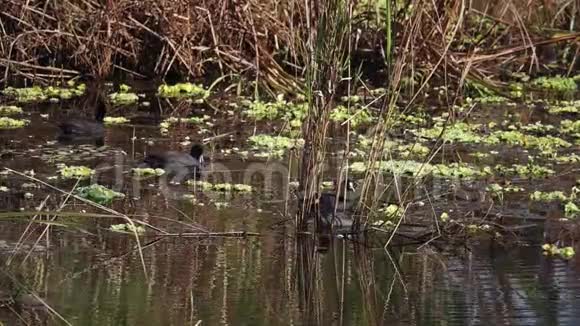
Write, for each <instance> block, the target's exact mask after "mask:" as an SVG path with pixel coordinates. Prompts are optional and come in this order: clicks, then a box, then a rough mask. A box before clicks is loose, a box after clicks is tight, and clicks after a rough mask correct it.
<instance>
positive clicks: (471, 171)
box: [350, 160, 490, 179]
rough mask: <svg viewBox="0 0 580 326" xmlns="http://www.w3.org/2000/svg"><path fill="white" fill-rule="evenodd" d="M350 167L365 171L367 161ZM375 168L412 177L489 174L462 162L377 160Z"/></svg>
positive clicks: (356, 170)
mask: <svg viewBox="0 0 580 326" xmlns="http://www.w3.org/2000/svg"><path fill="white" fill-rule="evenodd" d="M350 169H351V170H352V171H353V172H359V173H360V172H365V171H366V169H367V162H354V163H352V164H351V165H350ZM375 169H378V170H380V171H384V172H389V173H394V174H399V175H406V176H412V177H423V176H427V175H431V174H432V175H433V176H435V177H439V178H460V179H472V178H477V177H481V176H485V175H488V174H490V171H488V170H486V169H483V170H482V169H478V168H477V167H473V166H469V165H467V164H464V163H451V164H447V165H446V164H435V165H433V164H429V163H422V162H417V161H404V160H401V161H399V160H390V161H379V162H377V163H376V166H375Z"/></svg>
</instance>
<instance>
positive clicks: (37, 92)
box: [2, 83, 86, 103]
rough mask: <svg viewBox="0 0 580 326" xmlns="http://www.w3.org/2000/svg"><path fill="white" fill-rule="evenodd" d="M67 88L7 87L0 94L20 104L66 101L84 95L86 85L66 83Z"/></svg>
mask: <svg viewBox="0 0 580 326" xmlns="http://www.w3.org/2000/svg"><path fill="white" fill-rule="evenodd" d="M68 86H69V87H55V86H48V87H44V88H43V87H40V86H33V87H25V88H14V87H7V88H5V89H4V90H3V91H2V92H3V93H4V95H6V96H9V97H12V98H14V99H15V100H16V101H18V102H21V103H29V102H42V101H46V100H48V99H51V98H52V99H62V100H67V99H71V98H73V97H77V96H81V95H83V94H84V93H85V90H86V85H85V84H78V85H75V84H74V83H68Z"/></svg>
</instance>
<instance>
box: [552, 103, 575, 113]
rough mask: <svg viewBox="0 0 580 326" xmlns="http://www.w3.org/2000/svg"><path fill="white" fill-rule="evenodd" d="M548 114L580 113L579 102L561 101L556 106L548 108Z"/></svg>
mask: <svg viewBox="0 0 580 326" xmlns="http://www.w3.org/2000/svg"><path fill="white" fill-rule="evenodd" d="M548 112H549V113H550V114H574V113H580V100H577V101H562V102H559V104H558V105H552V106H550V107H548Z"/></svg>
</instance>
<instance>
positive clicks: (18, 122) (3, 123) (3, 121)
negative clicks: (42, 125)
mask: <svg viewBox="0 0 580 326" xmlns="http://www.w3.org/2000/svg"><path fill="white" fill-rule="evenodd" d="M29 123H30V121H29V120H26V119H12V118H8V117H0V129H17V128H22V127H25V126H26V125H28V124H29Z"/></svg>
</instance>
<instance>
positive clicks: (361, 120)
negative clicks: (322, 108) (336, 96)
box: [330, 105, 373, 128]
mask: <svg viewBox="0 0 580 326" xmlns="http://www.w3.org/2000/svg"><path fill="white" fill-rule="evenodd" d="M330 120H332V121H334V122H340V123H342V122H345V121H349V122H350V125H351V126H352V127H353V128H356V127H358V126H360V125H362V124H366V123H369V122H371V121H373V117H372V116H371V114H370V112H369V110H367V109H366V108H364V107H362V106H360V105H354V106H352V107H350V109H349V108H347V107H346V106H343V105H339V106H337V107H335V108H334V109H332V111H331V112H330Z"/></svg>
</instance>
